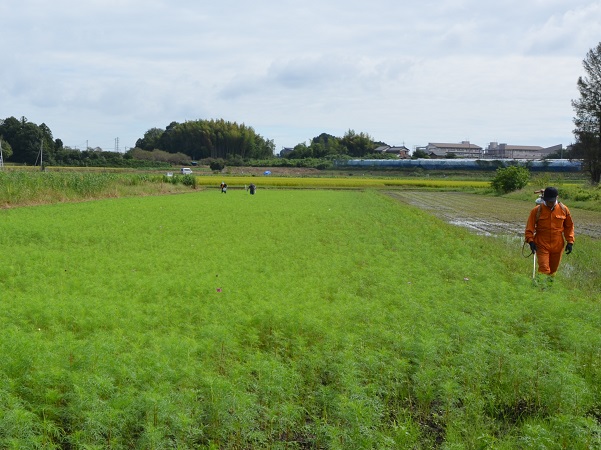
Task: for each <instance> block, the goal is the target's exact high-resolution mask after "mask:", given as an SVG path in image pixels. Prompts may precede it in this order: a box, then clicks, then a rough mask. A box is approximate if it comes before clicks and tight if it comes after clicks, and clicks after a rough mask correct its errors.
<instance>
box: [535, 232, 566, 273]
mask: <svg viewBox="0 0 601 450" xmlns="http://www.w3.org/2000/svg"><path fill="white" fill-rule="evenodd" d="M534 242H535V244H536V259H537V261H538V272H539V273H544V274H547V275H553V274H554V273H555V272H557V269H558V268H559V263H560V262H561V257H562V256H563V244H564V240H563V236H562V235H561V234H553V235H549V234H546V233H545V234H543V235H537V236H536V237H535V238H534Z"/></svg>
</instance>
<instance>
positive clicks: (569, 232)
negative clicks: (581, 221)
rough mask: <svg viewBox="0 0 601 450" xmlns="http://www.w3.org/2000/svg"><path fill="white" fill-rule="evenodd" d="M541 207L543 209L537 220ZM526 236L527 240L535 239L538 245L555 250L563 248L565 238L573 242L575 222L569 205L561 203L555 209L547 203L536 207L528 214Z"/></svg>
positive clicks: (558, 250)
mask: <svg viewBox="0 0 601 450" xmlns="http://www.w3.org/2000/svg"><path fill="white" fill-rule="evenodd" d="M539 207H540V208H541V209H540V215H539V217H538V220H537V218H536V216H537V214H538V210H539ZM562 207H563V208H562ZM525 238H526V242H532V241H534V243H535V244H536V246H537V247H542V248H545V249H547V250H549V251H553V252H561V251H562V250H563V244H564V238H565V240H566V241H567V242H569V243H571V244H573V243H574V222H573V221H572V215H571V214H570V210H569V209H568V207H567V206H565V205H560V204H559V203H558V204H556V205H555V207H554V208H553V209H551V208H549V207H548V206H547V205H545V204H542V205H538V206H536V207H534V208H533V209H532V211H530V215H529V216H528V222H527V223H526V232H525Z"/></svg>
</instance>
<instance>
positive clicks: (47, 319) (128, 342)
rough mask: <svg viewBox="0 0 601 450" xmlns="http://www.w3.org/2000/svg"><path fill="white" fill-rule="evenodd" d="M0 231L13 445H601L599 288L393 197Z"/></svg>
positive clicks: (116, 206) (64, 212) (36, 216)
mask: <svg viewBox="0 0 601 450" xmlns="http://www.w3.org/2000/svg"><path fill="white" fill-rule="evenodd" d="M0 214H1V216H2V217H1V219H2V224H3V225H2V227H3V232H2V233H1V234H0V245H1V246H2V248H3V252H2V256H0V292H2V294H1V295H2V299H1V301H0V351H1V353H2V355H3V358H2V360H0V379H2V383H0V399H1V401H0V447H2V448H38V447H39V448H98V449H100V448H103V449H104V448H112V449H122V448H123V449H125V448H144V449H151V448H154V449H159V448H180V449H185V448H190V449H192V448H205V449H217V448H220V449H222V448H223V449H243V448H272V449H276V448H315V449H348V448H378V449H385V448H390V449H395V448H424V449H426V448H436V447H440V448H487V447H488V448H506V449H509V448H558V449H559V448H571V449H578V448H581V449H587V448H594V447H595V446H599V445H601V425H600V423H599V420H600V417H601V391H600V388H599V386H601V352H600V349H601V330H600V328H601V323H600V322H599V317H600V312H601V311H600V305H601V302H600V300H601V294H600V292H599V288H598V285H595V283H594V280H595V277H597V274H596V273H592V274H589V275H590V277H589V278H587V274H586V273H583V274H581V275H579V276H580V277H582V279H581V278H575V277H574V275H573V271H570V270H567V268H566V267H565V266H564V267H562V271H561V273H560V275H559V276H558V279H557V280H556V282H555V283H554V285H553V287H552V288H551V289H548V290H544V291H543V290H540V289H538V288H536V287H534V286H533V285H532V282H531V280H530V270H531V269H530V267H531V266H530V260H525V259H524V258H522V257H521V255H520V254H519V249H518V247H519V245H518V246H516V244H515V241H513V240H512V239H507V240H504V239H494V238H485V237H481V236H474V235H471V234H469V233H468V232H467V231H465V230H463V229H459V228H454V227H452V226H449V225H446V224H444V223H442V222H440V221H438V220H437V219H434V218H433V217H431V216H429V215H427V214H425V213H423V212H420V211H418V210H415V209H412V208H410V207H407V206H403V205H400V204H398V203H396V202H394V201H393V200H391V199H389V198H386V197H384V196H380V195H379V194H377V193H376V192H374V191H361V192H358V191H321V190H318V191H313V190H293V191H287V190H261V191H259V192H258V194H257V195H255V196H250V195H248V194H246V193H245V192H243V191H231V192H228V194H227V195H222V194H219V192H218V191H217V190H214V191H213V190H207V191H200V192H196V193H192V194H188V195H179V196H163V197H144V198H122V199H108V200H102V201H96V202H88V203H80V204H58V205H47V206H39V207H32V208H19V209H9V210H4V211H1V212H0ZM586 246H587V247H588V249H587V251H586V252H585V253H580V252H575V253H574V255H572V256H573V258H572V259H571V262H572V264H582V266H583V267H587V268H590V269H591V270H595V269H594V268H595V267H599V256H598V255H599V242H597V241H588V242H587V244H586ZM583 247H584V246H583ZM597 279H598V278H597ZM582 280H588V282H589V284H588V285H586V287H585V288H584V289H581V288H579V287H578V285H577V284H578V283H580V282H581V281H582Z"/></svg>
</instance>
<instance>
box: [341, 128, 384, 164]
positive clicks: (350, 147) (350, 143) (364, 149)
mask: <svg viewBox="0 0 601 450" xmlns="http://www.w3.org/2000/svg"><path fill="white" fill-rule="evenodd" d="M340 143H341V144H342V145H343V146H344V147H345V148H346V152H345V153H346V154H347V155H350V156H355V157H358V158H360V157H362V156H365V155H368V154H370V153H372V152H373V151H374V149H375V148H376V146H375V144H374V141H373V140H372V139H371V137H370V136H369V135H368V134H366V133H359V134H357V133H355V131H354V130H348V131H347V132H346V133H345V135H344V136H343V137H342V139H341V140H340Z"/></svg>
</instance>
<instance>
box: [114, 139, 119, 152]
mask: <svg viewBox="0 0 601 450" xmlns="http://www.w3.org/2000/svg"><path fill="white" fill-rule="evenodd" d="M115 151H116V152H118V151H119V138H115Z"/></svg>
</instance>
